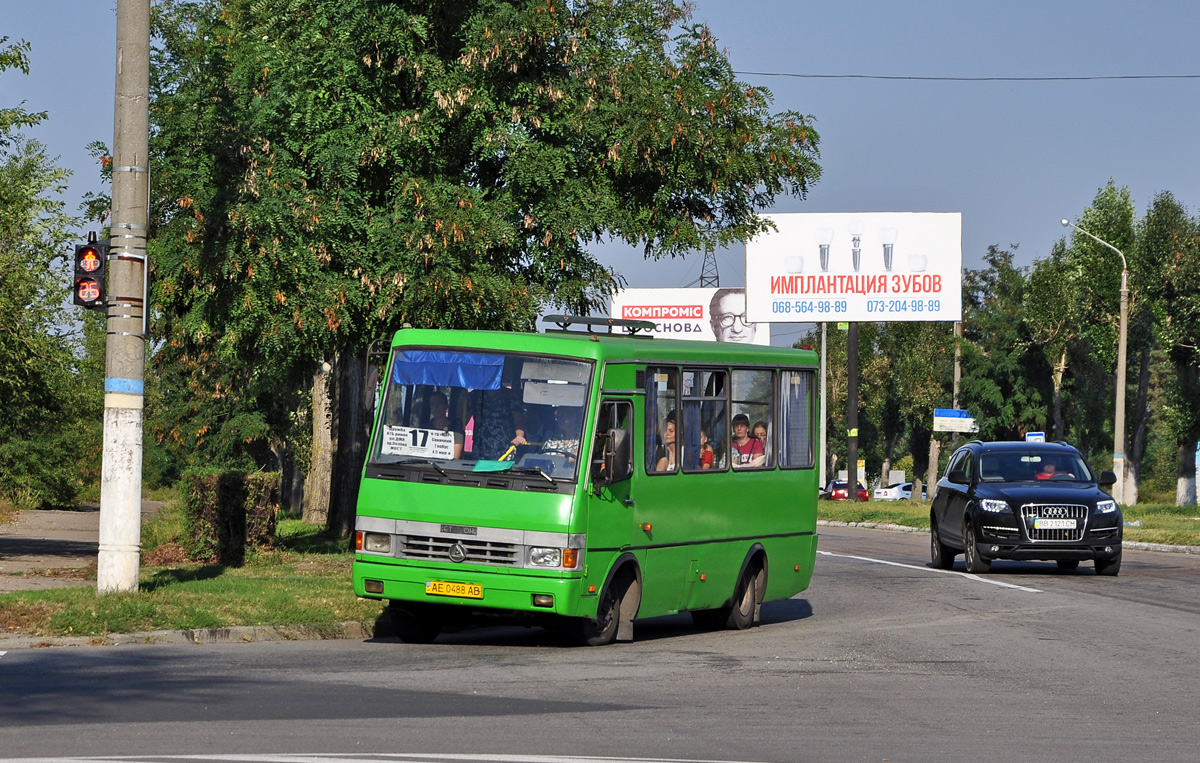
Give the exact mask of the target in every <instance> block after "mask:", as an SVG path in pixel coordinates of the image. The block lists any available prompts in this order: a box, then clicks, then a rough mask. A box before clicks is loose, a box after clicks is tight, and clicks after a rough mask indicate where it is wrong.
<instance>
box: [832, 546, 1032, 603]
mask: <svg viewBox="0 0 1200 763" xmlns="http://www.w3.org/2000/svg"><path fill="white" fill-rule="evenodd" d="M817 553H818V554H822V555H824V556H837V557H841V558H842V559H857V560H859V561H860V562H872V563H874V564H888V565H891V566H892V567H903V568H905V569H908V570H920V571H921V572H941V573H945V574H947V575H957V576H959V577H963V578H970V579H971V580H978V581H979V582H980V583H988V584H990V585H998V586H1000V587H1001V588H1013V589H1016V590H1018V591H1025V592H1027V593H1042V591H1041V590H1039V589H1037V588H1029V587H1028V586H1023V585H1014V584H1013V583H1002V582H1000V581H999V580H989V579H987V578H981V577H979V576H978V575H975V574H973V573H970V572H955V571H954V570H939V569H937V568H936V567H918V566H917V565H915V564H902V563H900V562H890V561H888V560H887V559H874V558H872V557H869V556H854V555H852V554H835V553H833V552H832V551H818V552H817Z"/></svg>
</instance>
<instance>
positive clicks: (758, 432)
mask: <svg viewBox="0 0 1200 763" xmlns="http://www.w3.org/2000/svg"><path fill="white" fill-rule="evenodd" d="M751 432H752V433H753V435H754V439H756V440H758V441H759V442H761V443H762V444H763V447H764V448H765V447H767V422H765V421H756V422H754V428H753V429H752V430H751Z"/></svg>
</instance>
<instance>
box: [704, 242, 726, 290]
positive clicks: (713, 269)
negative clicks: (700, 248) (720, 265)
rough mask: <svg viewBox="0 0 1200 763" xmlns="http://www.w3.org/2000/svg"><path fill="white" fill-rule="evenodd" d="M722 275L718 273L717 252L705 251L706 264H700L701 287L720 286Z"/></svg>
mask: <svg viewBox="0 0 1200 763" xmlns="http://www.w3.org/2000/svg"><path fill="white" fill-rule="evenodd" d="M720 285H721V276H720V274H719V273H717V253H716V252H713V251H707V252H705V253H704V264H703V265H701V266H700V287H701V288H704V287H707V286H720Z"/></svg>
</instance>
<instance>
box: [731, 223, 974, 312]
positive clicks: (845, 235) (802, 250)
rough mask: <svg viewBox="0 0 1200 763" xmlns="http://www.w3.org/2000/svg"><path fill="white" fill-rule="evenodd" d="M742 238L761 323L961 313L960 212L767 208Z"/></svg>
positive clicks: (752, 303) (749, 299)
mask: <svg viewBox="0 0 1200 763" xmlns="http://www.w3.org/2000/svg"><path fill="white" fill-rule="evenodd" d="M764 216H765V217H766V218H768V219H769V220H771V221H772V222H774V224H775V228H776V229H775V230H771V231H766V232H765V233H762V234H761V235H759V236H758V237H756V238H755V239H754V240H752V241H750V242H749V243H747V244H746V317H747V319H748V320H750V321H756V322H759V323H813V322H820V321H959V320H962V213H960V212H829V213H822V212H812V213H797V214H778V215H764Z"/></svg>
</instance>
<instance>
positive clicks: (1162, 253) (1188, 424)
mask: <svg viewBox="0 0 1200 763" xmlns="http://www.w3.org/2000/svg"><path fill="white" fill-rule="evenodd" d="M1139 234H1140V235H1139V240H1138V246H1137V254H1138V257H1139V259H1141V260H1142V261H1143V262H1144V263H1145V270H1146V272H1148V273H1154V274H1156V275H1157V277H1156V278H1146V279H1145V282H1144V283H1143V284H1140V286H1141V287H1142V289H1143V290H1144V292H1143V293H1144V294H1145V295H1146V300H1147V302H1149V303H1150V304H1151V306H1152V308H1151V309H1152V311H1153V312H1154V313H1155V316H1156V320H1155V321H1154V325H1155V328H1156V334H1157V339H1158V344H1159V345H1160V346H1161V347H1163V348H1165V350H1166V358H1167V360H1168V367H1169V369H1170V372H1171V378H1170V380H1169V382H1168V383H1167V384H1166V385H1164V392H1165V394H1164V396H1163V400H1162V405H1161V411H1160V412H1161V416H1162V419H1163V423H1164V424H1165V428H1166V431H1167V433H1168V436H1169V437H1170V440H1171V444H1172V445H1173V446H1174V450H1175V452H1176V454H1177V457H1176V458H1175V464H1176V485H1177V487H1176V503H1177V504H1179V505H1185V504H1194V503H1195V502H1196V466H1195V452H1196V442H1197V440H1200V350H1198V349H1197V348H1200V220H1197V219H1195V218H1193V217H1191V216H1189V215H1188V213H1187V210H1186V209H1185V208H1184V207H1183V206H1182V205H1180V204H1179V202H1177V201H1176V200H1175V197H1174V196H1172V195H1171V194H1170V193H1167V192H1164V193H1160V194H1158V195H1157V196H1155V198H1154V200H1153V201H1152V202H1151V204H1150V207H1149V209H1148V210H1147V211H1146V216H1145V217H1144V218H1143V219H1142V221H1141V223H1140V225H1139Z"/></svg>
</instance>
